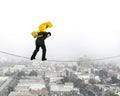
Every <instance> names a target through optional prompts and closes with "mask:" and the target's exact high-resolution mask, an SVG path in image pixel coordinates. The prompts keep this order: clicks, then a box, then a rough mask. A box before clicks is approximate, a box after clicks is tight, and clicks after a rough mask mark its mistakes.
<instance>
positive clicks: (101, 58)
mask: <svg viewBox="0 0 120 96" xmlns="http://www.w3.org/2000/svg"><path fill="white" fill-rule="evenodd" d="M0 53H3V54H7V55H10V56H14V57H19V58H24V59H29V60H30V58H29V57H24V56H20V55H15V54H11V53H8V52H4V51H0ZM118 57H120V55H117V56H111V57H106V58H99V59H91V60H90V61H100V60H106V59H112V58H118ZM36 60H40V59H36ZM47 61H50V62H78V61H77V60H74V61H69V60H68V61H63V60H47ZM88 61H89V60H88ZM88 61H85V62H88Z"/></svg>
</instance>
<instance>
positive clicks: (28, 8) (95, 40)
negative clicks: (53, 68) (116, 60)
mask: <svg viewBox="0 0 120 96" xmlns="http://www.w3.org/2000/svg"><path fill="white" fill-rule="evenodd" d="M119 5H120V1H119V0H59V1H58V0H1V1H0V33H1V35H0V46H1V47H0V50H2V51H6V52H9V53H13V54H17V55H23V56H26V57H30V56H31V54H32V52H33V50H34V48H35V44H34V41H35V39H34V38H33V37H32V36H31V32H32V31H33V30H37V27H38V26H39V25H40V24H41V23H43V22H46V21H51V22H52V23H53V27H52V28H51V29H50V28H49V29H47V31H50V32H51V33H52V37H51V38H48V39H47V40H46V46H47V57H48V58H49V59H72V60H74V59H76V58H78V57H81V56H83V55H88V56H90V57H92V58H99V57H100V58H101V57H106V56H114V55H119V54H120V6H119ZM40 57H41V51H40V52H39V54H38V55H37V58H40Z"/></svg>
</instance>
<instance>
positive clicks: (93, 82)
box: [89, 79, 97, 84]
mask: <svg viewBox="0 0 120 96" xmlns="http://www.w3.org/2000/svg"><path fill="white" fill-rule="evenodd" d="M89 83H91V84H96V83H97V81H96V80H95V79H90V80H89Z"/></svg>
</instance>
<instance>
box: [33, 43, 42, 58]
mask: <svg viewBox="0 0 120 96" xmlns="http://www.w3.org/2000/svg"><path fill="white" fill-rule="evenodd" d="M39 48H40V46H39V45H36V49H35V50H34V52H33V54H32V56H31V60H33V59H35V57H36V55H37V53H38V51H39Z"/></svg>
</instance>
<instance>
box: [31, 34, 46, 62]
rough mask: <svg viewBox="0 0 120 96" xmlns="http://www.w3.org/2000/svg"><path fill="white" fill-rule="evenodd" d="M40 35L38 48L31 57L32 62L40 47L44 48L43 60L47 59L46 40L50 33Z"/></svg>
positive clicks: (37, 42) (36, 42)
mask: <svg viewBox="0 0 120 96" xmlns="http://www.w3.org/2000/svg"><path fill="white" fill-rule="evenodd" d="M38 35H39V36H40V37H38V38H37V39H36V41H35V44H36V48H35V50H34V52H33V54H32V56H31V60H32V59H35V57H36V55H37V53H38V51H39V48H40V47H41V48H42V60H45V59H46V46H45V39H46V38H47V35H48V33H47V32H39V33H38Z"/></svg>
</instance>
